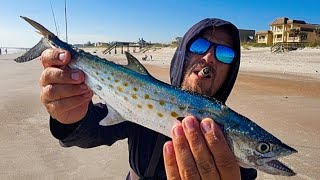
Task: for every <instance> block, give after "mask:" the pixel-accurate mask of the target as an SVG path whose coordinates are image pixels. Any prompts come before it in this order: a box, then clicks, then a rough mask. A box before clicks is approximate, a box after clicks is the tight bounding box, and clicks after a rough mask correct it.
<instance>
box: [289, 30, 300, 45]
mask: <svg viewBox="0 0 320 180" xmlns="http://www.w3.org/2000/svg"><path fill="white" fill-rule="evenodd" d="M289 33H290V34H292V35H293V42H294V40H295V39H296V37H297V36H299V35H300V33H301V32H300V29H298V28H292V29H290V31H289Z"/></svg>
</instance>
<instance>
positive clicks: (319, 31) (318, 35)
mask: <svg viewBox="0 0 320 180" xmlns="http://www.w3.org/2000/svg"><path fill="white" fill-rule="evenodd" d="M314 33H315V34H316V38H317V39H318V38H320V26H317V27H316V28H315V29H314Z"/></svg>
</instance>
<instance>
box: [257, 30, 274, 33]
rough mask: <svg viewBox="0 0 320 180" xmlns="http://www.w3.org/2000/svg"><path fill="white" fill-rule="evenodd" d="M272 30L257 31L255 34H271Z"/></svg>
mask: <svg viewBox="0 0 320 180" xmlns="http://www.w3.org/2000/svg"><path fill="white" fill-rule="evenodd" d="M271 33H272V32H271V31H269V30H268V31H259V32H257V34H271Z"/></svg>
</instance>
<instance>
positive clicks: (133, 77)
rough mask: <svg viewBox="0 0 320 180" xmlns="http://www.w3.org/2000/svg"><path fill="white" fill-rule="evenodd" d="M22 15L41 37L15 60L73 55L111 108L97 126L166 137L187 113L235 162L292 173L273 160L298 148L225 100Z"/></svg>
mask: <svg viewBox="0 0 320 180" xmlns="http://www.w3.org/2000/svg"><path fill="white" fill-rule="evenodd" d="M21 18H23V19H24V20H26V21H27V22H28V23H30V24H31V25H32V26H33V27H34V28H35V29H37V30H38V33H39V34H41V35H42V36H43V38H42V39H41V40H40V42H39V43H38V44H37V45H35V46H34V47H33V48H31V49H30V50H29V51H28V52H26V53H25V54H23V55H22V56H20V57H18V58H16V59H14V60H15V61H16V62H18V63H22V62H27V61H31V60H33V59H36V58H37V57H39V56H40V55H41V53H42V52H43V51H44V50H45V49H47V48H61V49H65V50H67V51H69V52H70V54H71V57H72V60H71V62H70V64H69V66H70V67H71V68H73V69H80V70H82V71H83V72H84V74H85V77H86V78H85V83H86V84H87V85H88V86H89V87H90V88H91V89H92V90H93V92H94V93H95V94H96V95H97V96H99V97H100V98H101V99H102V100H103V101H105V102H106V104H107V106H108V109H109V111H110V112H112V113H109V114H112V117H108V116H109V115H108V116H107V117H108V118H106V119H107V120H102V121H101V122H100V123H99V124H100V125H112V124H117V123H120V122H123V121H131V122H133V123H136V124H139V125H141V126H144V127H146V128H149V129H152V130H154V131H156V132H159V133H161V134H163V135H165V136H168V137H170V138H171V133H170V132H171V128H172V127H173V126H174V125H175V124H176V123H177V122H179V121H181V119H182V118H183V117H186V116H189V115H192V116H195V117H196V118H197V119H199V120H201V119H204V118H207V117H209V118H212V119H214V121H215V122H216V123H217V124H218V125H219V126H220V128H221V129H222V131H223V134H224V136H225V138H226V140H227V142H228V145H229V147H230V149H231V150H232V152H233V153H234V155H235V157H236V159H237V161H238V164H239V165H240V166H242V167H245V168H254V169H257V170H260V171H263V172H266V173H269V174H274V175H282V176H294V175H296V173H295V172H294V171H293V170H292V169H290V168H289V167H287V166H286V165H285V164H283V163H282V162H280V161H279V160H278V159H279V158H282V157H285V156H289V155H291V154H293V153H297V152H298V151H297V150H295V149H294V148H292V147H290V146H288V145H287V144H285V143H283V142H282V141H280V140H279V139H278V138H276V137H275V136H273V135H272V134H271V133H269V132H267V131H266V130H264V129H263V128H262V127H260V126H259V125H258V124H256V123H254V122H253V121H252V120H250V119H249V118H247V117H245V116H243V115H241V114H239V113H237V112H235V111H234V110H232V109H231V108H230V107H228V106H227V105H225V104H224V103H222V102H219V101H218V100H216V99H214V98H212V97H208V96H205V95H201V94H198V93H195V92H190V91H186V90H183V89H181V88H179V87H174V86H172V85H170V84H167V83H164V82H162V81H159V80H158V79H156V78H154V77H153V76H152V75H151V74H150V73H149V72H148V71H147V69H146V68H145V67H144V66H143V65H142V64H141V63H140V62H139V60H137V59H136V58H135V57H134V56H133V55H131V54H130V53H129V52H125V55H126V58H127V61H128V64H127V65H121V64H116V63H114V62H113V61H110V60H107V59H105V58H100V57H98V56H96V55H92V54H90V53H88V52H85V51H83V50H81V49H78V48H76V47H73V46H72V45H70V44H68V43H66V42H63V41H61V40H60V39H59V38H58V37H57V36H55V35H54V34H53V33H52V32H50V31H49V30H47V29H46V28H45V27H43V26H42V25H41V24H39V23H37V22H36V21H33V20H31V19H29V18H27V17H23V16H21ZM203 74H204V75H205V74H206V72H205V71H204V72H203Z"/></svg>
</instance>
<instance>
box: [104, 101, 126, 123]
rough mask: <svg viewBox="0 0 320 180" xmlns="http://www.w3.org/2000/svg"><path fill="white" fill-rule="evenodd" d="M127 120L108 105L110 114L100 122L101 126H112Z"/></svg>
mask: <svg viewBox="0 0 320 180" xmlns="http://www.w3.org/2000/svg"><path fill="white" fill-rule="evenodd" d="M123 121H126V120H125V119H124V118H123V117H122V116H121V115H120V114H119V113H118V112H117V111H116V110H115V109H113V108H112V107H111V106H109V105H108V114H107V116H106V117H105V118H103V119H102V120H101V121H100V122H99V125H100V126H112V125H115V124H119V123H121V122H123Z"/></svg>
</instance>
